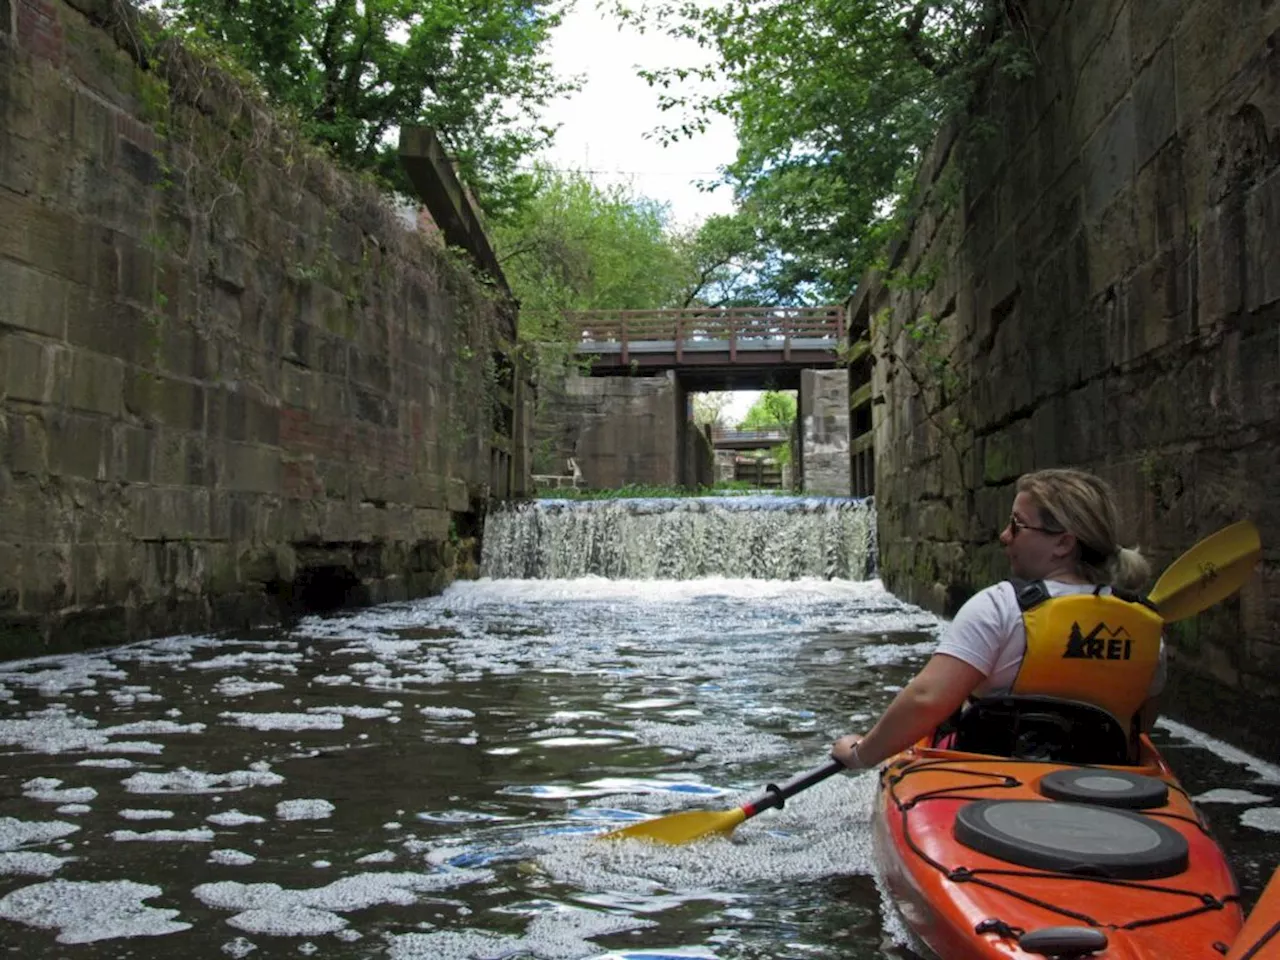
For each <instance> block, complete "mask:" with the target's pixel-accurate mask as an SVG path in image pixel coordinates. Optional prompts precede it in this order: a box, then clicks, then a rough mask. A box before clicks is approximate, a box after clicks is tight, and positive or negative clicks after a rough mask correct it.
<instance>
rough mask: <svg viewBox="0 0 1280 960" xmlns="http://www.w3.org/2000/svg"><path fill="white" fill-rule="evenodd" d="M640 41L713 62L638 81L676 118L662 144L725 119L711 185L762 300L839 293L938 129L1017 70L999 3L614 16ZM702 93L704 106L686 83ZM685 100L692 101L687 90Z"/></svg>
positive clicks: (811, 3)
mask: <svg viewBox="0 0 1280 960" xmlns="http://www.w3.org/2000/svg"><path fill="white" fill-rule="evenodd" d="M617 9H618V12H619V13H620V15H621V16H622V17H623V18H624V19H626V20H628V21H630V22H632V23H634V24H637V25H639V26H640V27H641V28H642V29H648V28H656V29H660V30H664V31H666V32H668V33H670V34H672V35H674V36H679V37H685V38H692V39H693V40H695V41H696V42H698V43H699V44H700V45H702V46H704V47H707V48H709V49H711V50H713V51H714V52H715V55H716V60H717V62H716V63H715V64H714V65H712V66H710V67H707V68H705V69H700V70H690V69H688V68H666V69H660V70H650V71H642V76H644V77H645V78H646V79H647V80H648V81H649V82H650V84H651V85H653V86H654V87H656V88H657V89H658V91H659V96H660V104H661V106H662V107H663V109H665V110H669V111H672V112H673V114H674V115H675V119H674V120H673V121H672V123H670V124H668V125H667V126H666V127H665V128H664V129H663V131H662V136H664V137H665V138H666V139H668V140H678V139H684V138H687V137H690V136H694V135H695V134H697V133H698V132H699V131H700V130H702V129H703V128H704V127H705V126H706V124H707V122H708V119H709V117H710V116H711V115H713V114H717V113H718V114H723V115H725V116H728V117H730V118H731V119H732V120H733V122H734V124H735V127H736V129H737V134H738V141H739V151H738V156H737V159H736V161H735V162H734V163H733V164H732V165H731V166H730V167H729V168H728V172H727V175H726V177H725V180H726V182H727V183H729V184H731V185H732V187H733V189H734V193H735V197H736V199H737V201H738V207H739V210H740V215H741V217H742V218H744V219H745V220H746V221H747V222H748V223H749V224H750V226H751V228H752V229H753V230H754V232H755V233H756V235H757V237H758V239H759V241H760V247H759V253H758V260H757V264H756V271H757V274H758V277H759V286H760V287H761V288H765V289H768V290H770V291H771V292H772V297H771V299H773V300H775V301H776V302H784V303H787V302H804V301H808V302H815V301H830V300H831V299H838V298H843V297H844V296H847V295H848V294H849V293H851V292H852V291H853V289H854V287H855V286H856V284H857V281H858V278H859V277H860V275H861V274H862V272H863V271H864V270H865V269H866V267H867V266H868V265H869V264H870V263H871V262H872V260H873V259H874V258H875V257H876V256H877V254H878V252H879V250H880V248H881V246H882V244H883V241H884V239H885V238H886V236H887V235H888V234H889V232H890V231H891V230H893V229H894V227H895V213H900V212H901V211H902V210H903V209H904V201H905V200H906V199H907V194H908V191H909V188H910V185H911V183H912V179H913V177H912V174H913V169H914V166H915V164H916V163H917V162H918V160H919V158H920V156H921V152H922V150H923V148H924V147H925V146H926V145H927V144H928V143H929V142H930V140H931V139H932V138H933V136H934V134H935V132H936V131H937V129H938V126H939V123H940V122H941V120H942V119H943V118H944V117H945V116H947V115H948V114H949V113H950V112H952V111H955V110H956V109H957V108H958V107H960V106H963V105H965V104H967V103H968V102H969V100H970V99H971V97H972V96H973V95H974V91H975V89H976V85H977V80H978V78H980V77H982V76H985V75H986V73H987V72H988V68H989V67H990V65H991V64H993V63H998V64H1000V65H1001V66H1002V67H1003V68H1005V69H1008V70H1012V71H1025V70H1026V69H1027V68H1028V64H1029V59H1028V57H1027V55H1026V52H1025V51H1024V50H1022V48H1021V47H1020V46H1019V45H1018V44H1017V43H1016V42H1014V41H1013V40H1012V37H1013V36H1014V35H1015V34H1016V33H1017V31H1016V30H1013V29H1011V27H1013V26H1015V25H1014V24H1012V23H1011V22H1010V20H1009V14H1008V13H1007V11H1008V10H1013V9H1016V4H1015V3H1014V2H1013V0H722V2H720V3H718V4H717V5H714V6H704V5H703V4H702V3H700V2H698V0H660V2H659V3H658V5H657V6H655V7H653V8H641V9H639V10H632V9H628V8H626V7H625V6H622V5H621V4H620V5H619V6H618V8H617ZM694 80H704V81H714V82H715V83H716V84H717V85H718V89H716V90H715V91H714V92H712V93H704V92H701V91H700V90H699V88H698V87H697V86H696V85H695V84H693V83H691V81H694ZM690 91H692V92H690Z"/></svg>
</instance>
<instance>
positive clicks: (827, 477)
mask: <svg viewBox="0 0 1280 960" xmlns="http://www.w3.org/2000/svg"><path fill="white" fill-rule="evenodd" d="M797 401H798V403H797V407H798V409H797V416H798V418H799V425H798V426H799V430H798V433H799V440H800V449H799V451H798V453H799V456H798V457H797V461H798V464H797V465H798V467H799V470H800V487H801V489H802V490H803V491H804V492H805V493H811V494H815V495H820V496H830V497H847V496H850V495H851V493H852V481H851V477H850V471H849V463H850V459H849V371H848V370H846V369H844V368H839V369H836V370H803V371H801V373H800V395H799V397H798V398H797Z"/></svg>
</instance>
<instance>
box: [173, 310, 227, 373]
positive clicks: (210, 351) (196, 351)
mask: <svg viewBox="0 0 1280 960" xmlns="http://www.w3.org/2000/svg"><path fill="white" fill-rule="evenodd" d="M158 334H159V336H158V339H159V357H158V360H159V369H160V370H162V371H164V372H165V373H168V374H171V375H173V376H175V377H179V378H184V379H191V380H207V379H211V375H212V374H213V372H214V371H215V370H216V369H217V366H218V364H217V349H216V347H215V346H214V345H213V342H212V341H211V340H210V338H209V337H208V336H207V335H206V334H205V333H203V332H202V331H198V330H194V329H192V328H190V327H187V326H185V325H184V324H183V323H181V322H172V321H169V322H165V323H164V324H163V325H162V327H161V328H160V330H159V331H158Z"/></svg>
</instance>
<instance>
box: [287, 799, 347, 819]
mask: <svg viewBox="0 0 1280 960" xmlns="http://www.w3.org/2000/svg"><path fill="white" fill-rule="evenodd" d="M333 811H334V806H333V804H332V803H330V802H329V801H328V800H281V801H280V802H279V803H277V804H276V816H277V817H278V818H279V819H281V820H323V819H325V818H326V817H329V816H332V814H333Z"/></svg>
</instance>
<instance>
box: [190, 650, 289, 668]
mask: <svg viewBox="0 0 1280 960" xmlns="http://www.w3.org/2000/svg"><path fill="white" fill-rule="evenodd" d="M302 659H303V655H302V654H301V653H252V652H246V653H226V654H223V655H222V656H220V657H212V658H210V659H208V660H192V661H191V662H190V663H188V664H187V665H186V669H187V670H236V669H240V668H242V667H254V668H256V669H258V670H267V671H276V672H278V673H297V672H298V668H297V667H296V666H294V664H295V663H298V662H299V661H301V660H302Z"/></svg>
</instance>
